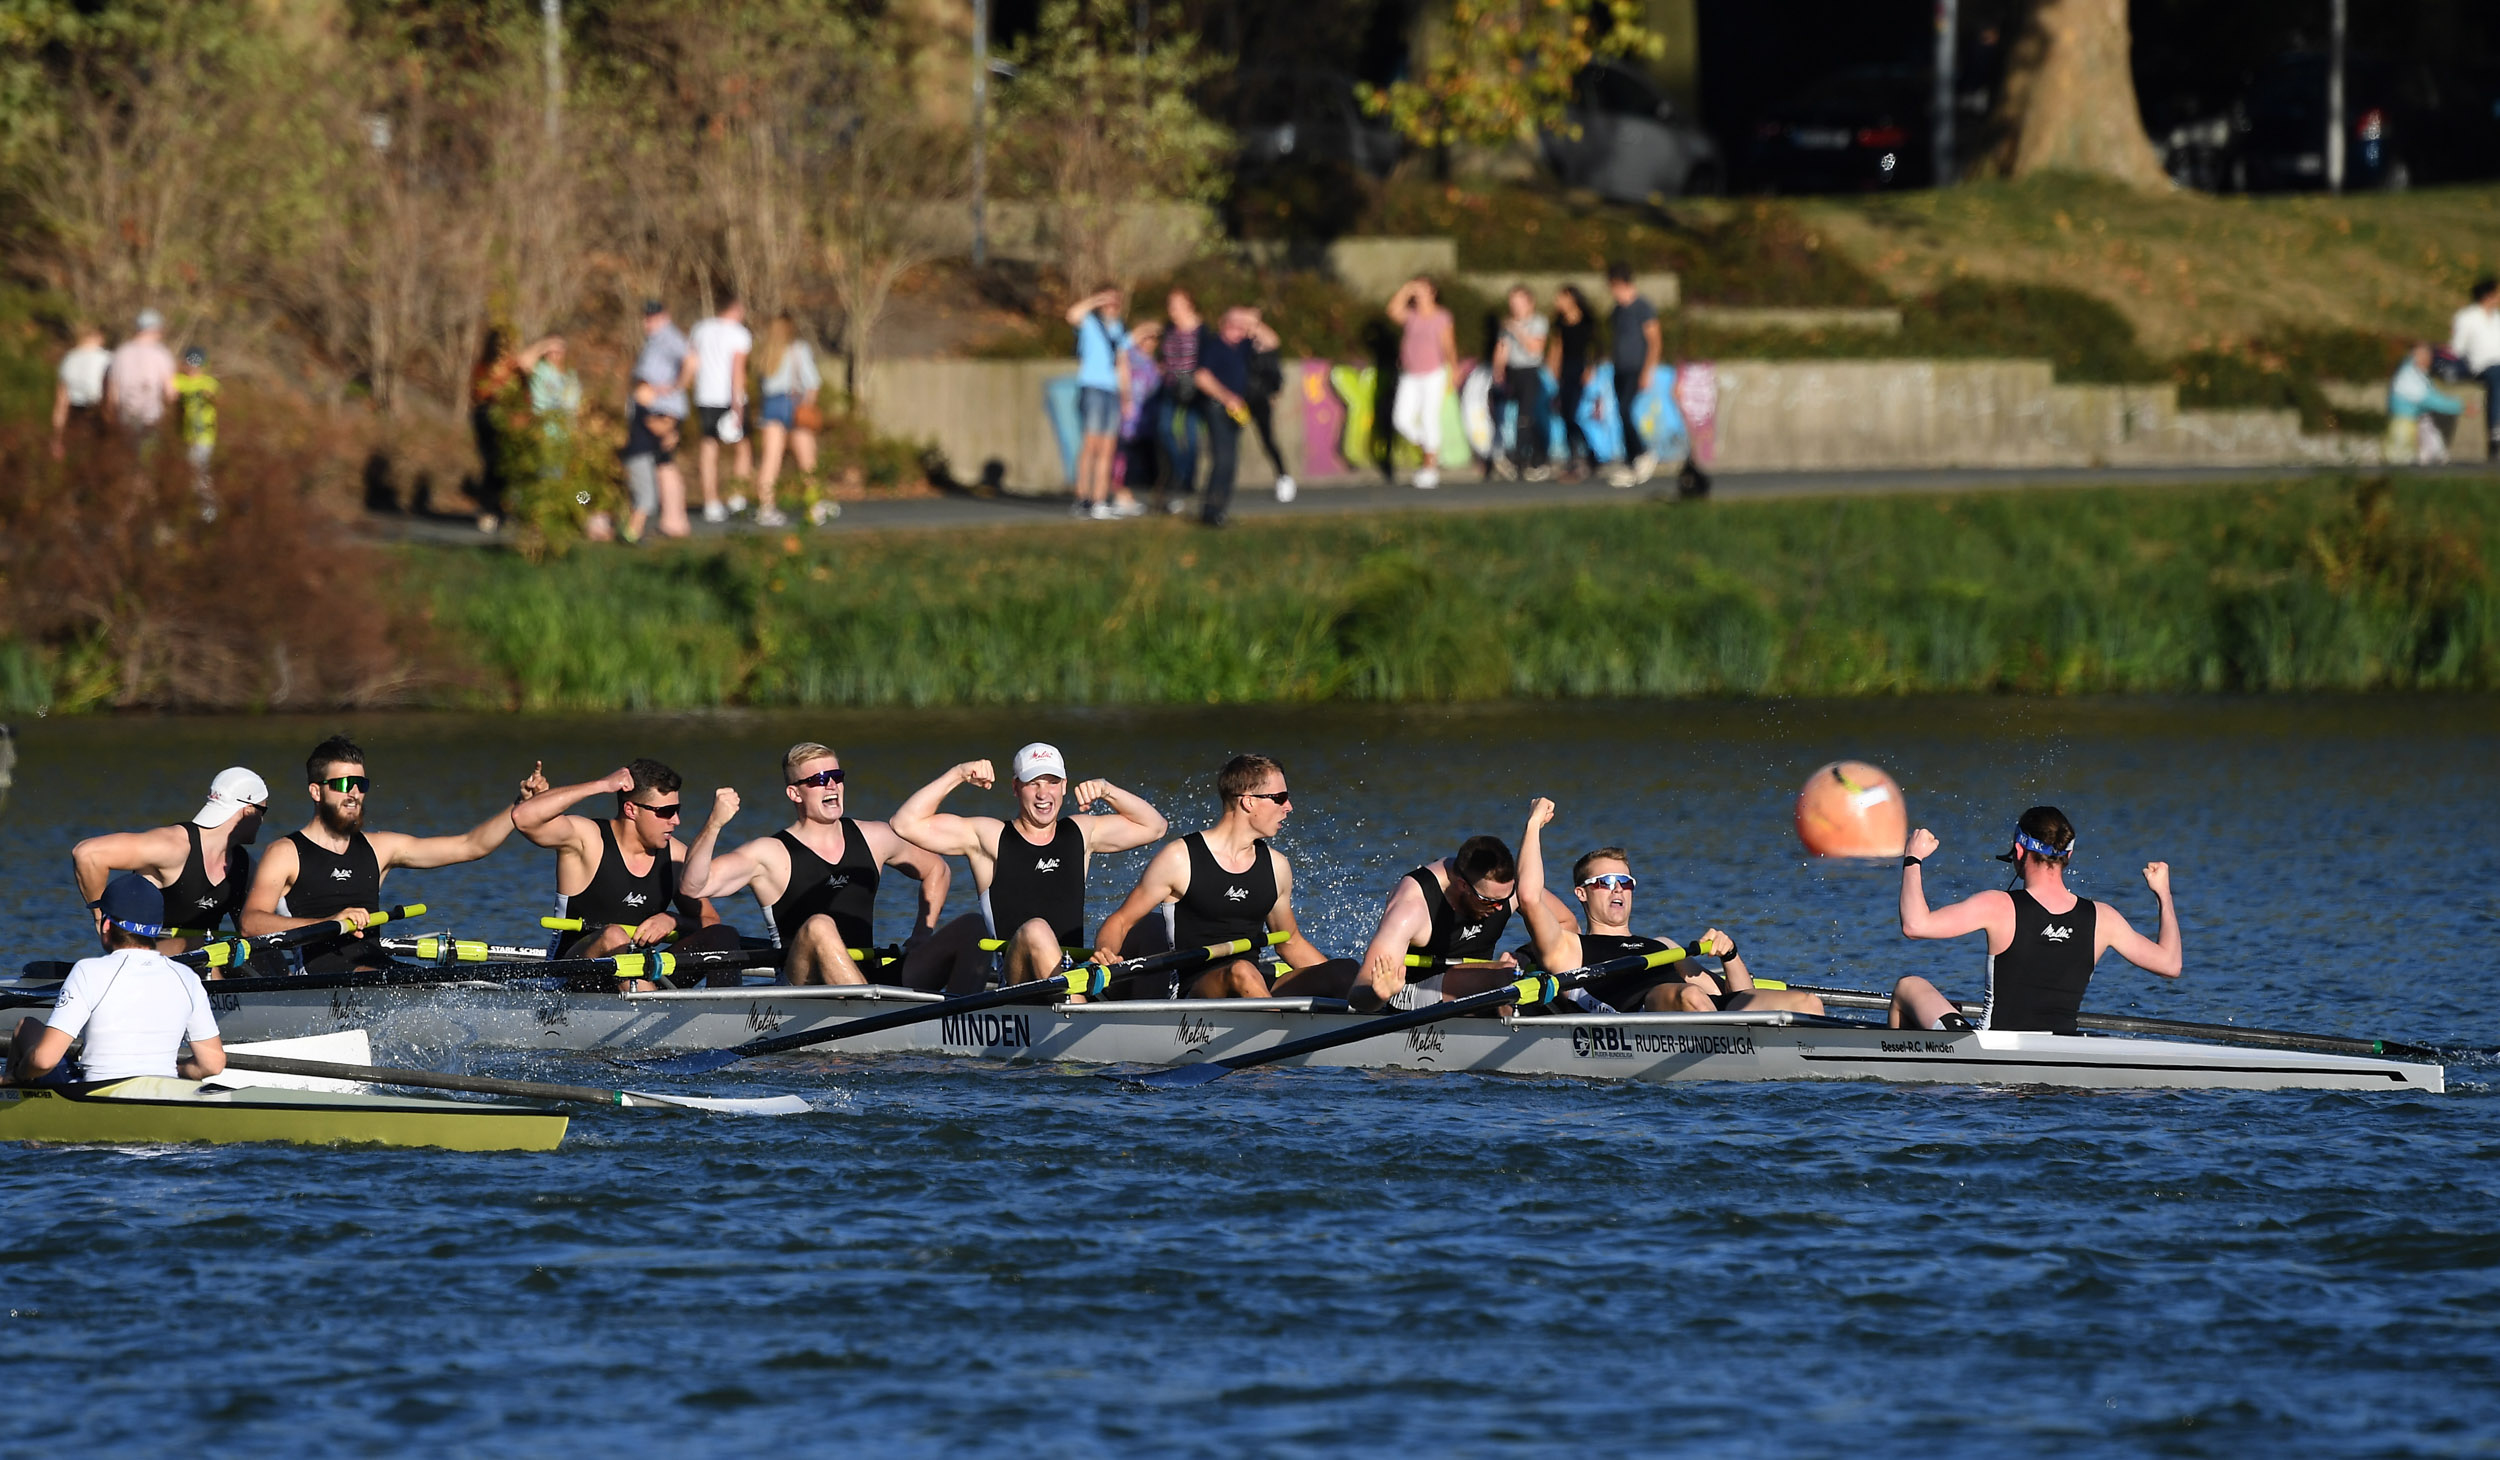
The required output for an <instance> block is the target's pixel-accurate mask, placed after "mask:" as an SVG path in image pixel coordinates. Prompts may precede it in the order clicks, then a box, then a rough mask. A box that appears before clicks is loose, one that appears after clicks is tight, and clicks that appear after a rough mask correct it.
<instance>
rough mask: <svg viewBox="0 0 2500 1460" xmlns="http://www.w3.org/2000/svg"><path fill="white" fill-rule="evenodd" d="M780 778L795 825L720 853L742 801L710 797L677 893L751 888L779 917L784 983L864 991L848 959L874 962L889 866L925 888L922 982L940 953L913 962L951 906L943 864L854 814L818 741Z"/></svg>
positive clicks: (794, 750)
mask: <svg viewBox="0 0 2500 1460" xmlns="http://www.w3.org/2000/svg"><path fill="white" fill-rule="evenodd" d="M781 779H782V784H783V790H784V792H785V794H787V795H788V796H789V798H790V800H791V802H792V804H794V805H795V806H797V807H798V813H799V814H798V819H797V820H796V821H793V822H791V823H790V824H789V826H787V827H785V828H783V829H782V830H780V831H777V832H775V833H773V834H772V835H771V836H768V837H759V838H757V839H756V840H754V841H751V842H748V843H747V844H746V845H744V846H742V847H739V848H737V849H735V850H733V851H728V852H716V850H715V849H716V848H717V847H718V846H719V845H720V834H721V832H723V831H724V830H726V829H727V828H728V826H729V823H730V820H731V818H733V817H735V816H736V815H737V814H738V804H739V803H738V793H737V792H736V791H734V790H731V789H729V788H728V787H726V786H724V787H722V788H721V789H719V790H717V791H715V792H713V793H712V814H711V816H710V817H709V818H708V819H706V820H705V821H704V823H703V830H702V831H701V832H700V833H699V834H697V835H696V837H695V839H694V845H693V846H691V847H689V848H688V849H687V851H686V870H685V871H684V872H683V873H681V874H679V877H678V880H677V886H678V890H679V891H681V892H683V893H685V894H686V895H687V896H689V897H706V898H720V897H727V896H729V895H730V894H731V893H733V892H736V891H738V890H739V889H741V888H753V889H754V890H755V900H756V901H757V902H759V903H761V904H762V905H763V907H764V911H765V912H766V914H768V915H769V916H770V917H771V918H772V932H773V941H774V942H775V943H776V944H778V945H779V946H780V947H781V948H782V950H783V956H782V964H781V981H782V982H783V983H792V984H819V983H822V984H861V983H867V982H869V978H868V975H867V974H866V973H865V972H863V971H862V970H861V968H860V962H859V956H858V955H854V954H853V953H852V951H851V950H852V949H855V948H856V949H858V950H859V953H860V954H864V955H866V956H867V957H869V958H871V959H873V958H875V957H876V956H877V955H876V947H877V940H876V931H877V930H876V915H877V884H878V882H879V880H880V879H881V876H882V871H883V869H884V868H887V867H892V868H893V869H894V870H895V871H897V872H900V873H902V874H903V875H904V876H906V877H911V878H916V879H918V880H919V883H920V910H919V913H918V914H917V916H915V917H914V919H913V920H912V935H911V939H910V941H909V943H908V944H907V950H906V952H905V955H904V962H905V970H906V972H907V973H917V972H918V971H919V964H921V963H927V962H930V961H933V959H934V955H933V954H924V955H922V956H921V957H920V959H919V960H918V962H915V961H914V958H913V954H914V953H916V952H918V950H919V948H920V946H921V945H922V944H923V943H925V941H926V939H927V936H928V934H929V932H930V930H932V929H934V928H935V927H936V926H937V918H938V911H939V909H941V908H943V907H945V906H946V889H947V887H948V886H949V885H950V884H951V882H952V881H953V877H954V873H953V872H952V870H951V869H949V868H948V867H947V865H946V859H945V858H944V857H941V856H937V855H935V854H934V853H931V852H924V851H922V850H921V849H920V848H918V847H915V846H913V845H912V844H911V843H910V842H907V841H905V840H903V839H902V838H901V837H899V836H897V835H895V833H894V828H893V827H891V826H888V825H886V824H885V823H884V822H882V821H855V820H853V819H852V818H851V817H850V816H849V815H847V814H846V801H845V797H844V790H843V784H842V782H843V771H842V761H841V759H840V758H839V757H838V756H836V755H835V754H834V753H833V750H832V748H831V747H829V746H825V745H819V744H817V743H816V742H815V741H813V740H808V741H802V742H800V743H799V744H797V745H793V746H791V747H790V749H789V752H788V753H787V754H786V755H784V756H782V758H781ZM877 981H878V982H880V983H885V982H892V981H893V980H891V979H885V978H880V979H879V980H877Z"/></svg>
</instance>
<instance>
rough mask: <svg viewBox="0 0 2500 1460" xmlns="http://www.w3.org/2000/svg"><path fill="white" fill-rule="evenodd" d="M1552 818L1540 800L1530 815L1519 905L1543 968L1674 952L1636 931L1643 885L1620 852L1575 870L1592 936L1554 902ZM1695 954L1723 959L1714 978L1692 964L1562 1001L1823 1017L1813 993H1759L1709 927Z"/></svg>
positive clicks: (1583, 861)
mask: <svg viewBox="0 0 2500 1460" xmlns="http://www.w3.org/2000/svg"><path fill="white" fill-rule="evenodd" d="M1553 819H1554V803H1553V802H1551V801H1548V800H1545V799H1544V798H1542V797H1540V798H1538V800H1537V801H1536V803H1535V804H1534V805H1533V806H1531V807H1529V809H1528V830H1527V832H1526V833H1525V834H1524V835H1522V836H1521V837H1520V838H1519V902H1520V905H1521V907H1523V908H1524V909H1526V917H1525V920H1526V922H1527V924H1528V937H1529V940H1530V942H1531V943H1532V944H1533V946H1534V947H1535V949H1536V956H1537V961H1538V962H1539V963H1541V964H1542V965H1543V966H1544V967H1545V968H1546V969H1547V970H1548V971H1549V972H1554V973H1564V972H1568V971H1570V970H1572V969H1575V968H1586V967H1588V966H1589V965H1590V964H1593V963H1604V962H1606V961H1607V960H1609V959H1613V958H1621V957H1623V956H1624V955H1625V954H1628V953H1656V952H1658V951H1660V950H1661V949H1664V948H1667V947H1669V946H1671V945H1670V944H1669V943H1668V942H1667V941H1666V940H1665V939H1663V938H1645V937H1642V936H1641V935H1639V934H1637V933H1635V932H1633V931H1632V894H1633V892H1634V891H1636V890H1638V888H1639V887H1640V885H1641V882H1640V879H1639V878H1637V877H1635V876H1633V875H1632V859H1631V856H1630V854H1628V853H1626V852H1625V851H1624V850H1623V848H1621V847H1599V848H1598V849H1597V850H1595V851H1593V852H1590V853H1588V854H1586V855H1585V856H1583V857H1581V858H1580V860H1579V861H1577V862H1575V863H1573V864H1572V868H1571V891H1572V894H1573V895H1574V896H1576V897H1577V898H1579V900H1580V905H1581V906H1582V907H1585V908H1587V909H1588V915H1589V929H1588V931H1587V932H1585V933H1583V932H1581V931H1580V923H1579V919H1578V918H1576V917H1574V916H1573V915H1572V914H1571V911H1570V909H1569V908H1567V907H1566V906H1564V904H1563V903H1562V902H1561V901H1560V900H1559V899H1556V898H1553V897H1549V896H1547V895H1545V848H1544V831H1545V827H1546V825H1547V823H1549V822H1551V821H1552V820H1553ZM1689 946H1690V947H1691V949H1692V951H1693V952H1695V953H1702V954H1707V955H1709V956H1710V957H1713V958H1716V959H1718V960H1719V966H1720V969H1721V972H1720V973H1719V974H1718V976H1717V977H1715V978H1714V977H1712V976H1711V974H1709V973H1708V972H1707V971H1705V970H1703V969H1700V968H1697V967H1694V966H1693V965H1692V964H1690V963H1681V964H1669V965H1668V966H1667V967H1665V968H1654V969H1642V970H1638V971H1635V972H1632V973H1619V974H1614V975H1611V976H1609V977H1606V978H1602V979H1599V980H1598V981H1597V982H1595V983H1593V984H1590V985H1588V986H1587V987H1586V988H1582V989H1574V990H1571V991H1569V992H1568V993H1566V994H1565V995H1564V997H1565V998H1567V999H1571V998H1574V996H1575V995H1585V996H1586V997H1585V998H1581V999H1575V1000H1574V1001H1575V1002H1578V1003H1579V1005H1580V1007H1581V1008H1583V1009H1589V1008H1591V1006H1592V1005H1595V1006H1600V1007H1602V1008H1606V1009H1613V1010H1616V1011H1618V1012H1620V1013H1625V1014H1706V1013H1709V1012H1711V1011H1712V1010H1715V1009H1786V1010H1789V1011H1790V1012H1792V1013H1798V1014H1820V1013H1822V1012H1823V1001H1822V1000H1821V999H1819V998H1816V997H1815V996H1814V995H1812V994H1804V993H1792V992H1789V991H1788V990H1785V989H1758V988H1755V987H1754V983H1753V975H1752V973H1751V972H1749V971H1748V970H1747V969H1746V967H1745V960H1744V959H1743V958H1740V957H1738V956H1737V953H1736V940H1735V939H1733V938H1731V937H1729V936H1728V935H1727V934H1725V933H1722V932H1720V931H1719V930H1718V929H1717V928H1711V929H1709V930H1708V931H1706V932H1704V933H1703V934H1702V935H1701V936H1700V937H1698V938H1695V939H1694V940H1693V941H1692V943H1691V944H1690V945H1689Z"/></svg>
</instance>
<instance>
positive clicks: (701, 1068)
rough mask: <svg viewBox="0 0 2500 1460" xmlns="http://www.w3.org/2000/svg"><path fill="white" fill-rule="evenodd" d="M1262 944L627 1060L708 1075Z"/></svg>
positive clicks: (1089, 969) (1094, 967) (1100, 986)
mask: <svg viewBox="0 0 2500 1460" xmlns="http://www.w3.org/2000/svg"><path fill="white" fill-rule="evenodd" d="M1266 941H1267V942H1269V943H1278V942H1282V941H1284V935H1283V934H1281V933H1271V934H1269V935H1268V937H1267V940H1266ZM1259 946H1260V943H1259V941H1258V940H1256V939H1251V938H1235V939H1234V940H1233V941H1231V942H1229V943H1213V944H1209V945H1208V946H1206V947H1204V948H1175V949H1173V950H1172V951H1171V952H1169V953H1157V954H1154V955H1153V956H1151V957H1147V958H1137V959H1131V960H1129V961H1128V962H1126V963H1123V964H1120V965H1118V968H1119V970H1120V971H1119V972H1118V973H1116V974H1115V973H1113V972H1111V970H1110V969H1109V968H1106V967H1104V966H1103V965H1102V964H1099V963H1088V964H1085V965H1083V966H1081V967H1078V968H1073V969H1070V970H1068V971H1067V972H1065V973H1054V974H1052V975H1050V976H1049V977H1048V978H1037V979H1035V980H1033V981H1032V982H1031V983H1017V984H1009V985H1007V986H1006V987H1005V988H998V989H989V990H986V991H984V992H982V993H977V994H966V995H964V996H963V997H962V998H959V999H941V1000H939V1001H938V1002H937V1003H934V1004H915V1005H913V1006H912V1007H911V1008H908V1009H895V1010H892V1011H890V1012H888V1013H884V1014H871V1015H869V1016H868V1017H867V1018H865V1019H847V1020H844V1021H843V1022H842V1023H840V1024H836V1025H833V1026H831V1027H830V1028H825V1029H810V1030H807V1031H805V1032H803V1033H799V1034H777V1035H773V1036H771V1037H770V1038H766V1039H750V1040H748V1041H747V1042H746V1043H744V1044H741V1045H737V1046H734V1047H732V1048H729V1049H705V1050H697V1051H695V1052H694V1053H692V1054H681V1055H675V1056H672V1057H669V1058H666V1059H654V1060H633V1061H629V1063H630V1064H632V1065H633V1067H634V1068H636V1069H643V1070H650V1071H653V1072H654V1073H657V1074H664V1075H701V1074H708V1073H710V1072H711V1071H713V1070H717V1069H721V1068H723V1067H724V1066H727V1065H734V1064H736V1063H737V1062H738V1061H740V1060H742V1059H748V1058H751V1057H753V1056H755V1055H759V1054H782V1053H785V1052H787V1051H789V1050H794V1049H807V1048H811V1047H813V1046H815V1045H819V1044H831V1043H833V1042H834V1041H835V1040H837V1039H851V1038H854V1037H856V1036H858V1035H862V1034H876V1033H878V1032H880V1031H882V1030H887V1029H900V1028H903V1027H904V1026H905V1025H910V1024H926V1023H928V1022H929V1021H931V1020H933V1019H945V1018H948V1017H951V1016H953V1015H956V1014H969V1013H971V1012H972V1011H974V1010H976V1009H992V1008H996V1007H997V1006H999V1005H1001V1004H1025V1003H1032V1002H1034V1001H1036V1000H1040V999H1048V998H1054V997H1056V996H1058V995H1060V994H1063V993H1068V992H1071V991H1074V992H1077V993H1084V994H1099V993H1101V992H1102V991H1103V990H1105V989H1107V988H1109V987H1110V986H1111V985H1113V984H1115V983H1119V982H1121V981H1122V980H1124V979H1131V978H1135V977H1137V976H1138V975H1140V974H1147V973H1162V972H1166V971H1168V970H1170V969H1174V968H1179V967H1181V966H1183V965H1185V964H1188V963H1192V962H1195V961H1199V960H1205V961H1208V962H1213V961H1214V960H1216V959H1218V958H1231V957H1233V956H1235V955H1237V954H1242V953H1248V952H1250V951H1251V950H1252V949H1255V948H1257V947H1259ZM1080 978H1081V979H1083V980H1084V981H1083V983H1082V984H1080V983H1079V982H1078V980H1079V979H1080Z"/></svg>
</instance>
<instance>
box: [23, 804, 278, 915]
mask: <svg viewBox="0 0 2500 1460" xmlns="http://www.w3.org/2000/svg"><path fill="white" fill-rule="evenodd" d="M268 809H269V787H268V786H267V785H266V784H265V783H264V782H263V781H262V780H261V778H260V777H259V776H257V775H254V774H253V773H252V772H251V771H249V770H247V769H245V768H244V767H242V766H239V765H238V766H228V767H227V768H226V769H224V770H222V771H219V772H218V773H217V778H216V779H215V780H213V781H210V782H209V783H208V799H207V800H206V801H204V802H202V803H200V809H199V812H198V813H197V814H196V815H194V816H193V817H192V818H191V819H190V820H189V821H186V822H184V823H183V824H182V825H180V826H160V827H157V828H156V829H155V830H153V831H116V832H108V833H106V834H105V835H103V836H91V837H88V838H87V839H86V840H85V841H82V842H80V843H79V844H78V845H76V846H74V847H71V848H70V849H69V864H70V870H71V872H72V873H73V875H75V876H76V877H77V879H78V900H79V901H81V902H83V903H86V904H87V905H88V906H90V907H93V906H94V905H95V900H96V899H97V898H99V897H102V896H103V895H104V884H105V882H106V881H107V880H108V879H110V878H111V877H112V875H113V874H114V873H116V872H137V873H139V874H141V875H142V876H145V877H146V878H147V879H148V881H150V882H152V883H154V884H156V886H158V887H159V888H162V889H163V890H164V893H165V918H164V921H165V923H166V924H167V925H168V926H170V927H171V928H173V930H174V932H173V934H172V936H170V937H167V938H165V939H164V940H162V941H161V942H160V943H159V944H158V945H157V951H158V952H160V953H188V952H190V951H191V950H192V949H194V948H196V947H198V946H199V945H200V944H202V943H204V942H206V941H208V938H209V936H210V935H211V934H213V933H215V932H216V931H217V925H218V924H219V923H221V922H225V921H227V920H229V919H232V918H238V917H240V916H241V915H242V912H243V897H244V894H245V893H247V892H249V891H250V890H251V887H252V854H251V853H250V852H248V851H246V850H244V849H245V848H246V847H249V846H250V845H251V844H252V843H253V842H254V841H255V840H257V839H258V838H259V836H260V823H261V818H262V817H263V815H264V814H266V813H267V811H268Z"/></svg>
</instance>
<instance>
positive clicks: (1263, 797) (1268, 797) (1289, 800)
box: [1241, 791, 1293, 806]
mask: <svg viewBox="0 0 2500 1460" xmlns="http://www.w3.org/2000/svg"><path fill="white" fill-rule="evenodd" d="M1241 799H1242V800H1244V801H1273V802H1275V803H1276V804H1277V805H1279V806H1291V805H1292V804H1293V792H1291V791H1244V792H1242V793H1241Z"/></svg>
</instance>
